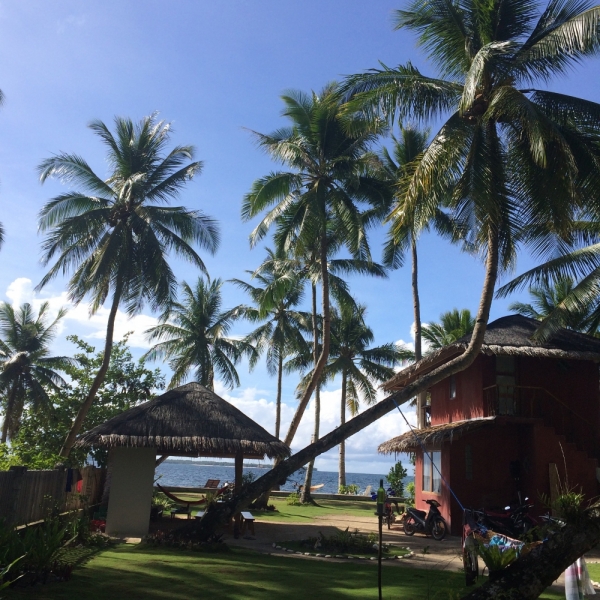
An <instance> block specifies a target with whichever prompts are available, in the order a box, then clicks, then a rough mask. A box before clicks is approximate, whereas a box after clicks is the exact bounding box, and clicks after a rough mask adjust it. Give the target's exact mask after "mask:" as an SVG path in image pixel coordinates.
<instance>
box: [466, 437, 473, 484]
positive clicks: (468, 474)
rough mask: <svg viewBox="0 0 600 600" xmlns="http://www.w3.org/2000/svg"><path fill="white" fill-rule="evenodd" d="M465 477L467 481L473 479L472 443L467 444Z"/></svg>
mask: <svg viewBox="0 0 600 600" xmlns="http://www.w3.org/2000/svg"><path fill="white" fill-rule="evenodd" d="M465 478H466V479H467V481H472V479H473V450H472V449H471V445H470V444H466V445H465Z"/></svg>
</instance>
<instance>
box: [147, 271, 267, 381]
mask: <svg viewBox="0 0 600 600" xmlns="http://www.w3.org/2000/svg"><path fill="white" fill-rule="evenodd" d="M221 286H222V282H221V280H220V279H215V280H214V281H212V282H211V283H207V282H206V281H205V280H204V279H203V278H201V277H199V278H198V281H197V283H196V286H195V287H194V288H192V287H190V286H189V285H188V284H187V283H185V282H183V283H182V284H181V290H182V296H183V299H182V300H181V302H174V303H173V304H172V305H171V306H170V307H169V308H168V309H167V310H166V311H165V312H164V313H163V314H162V316H161V319H160V320H161V323H159V324H158V325H156V327H152V328H150V329H148V330H147V331H146V334H147V336H148V339H149V340H150V341H158V343H157V344H155V345H154V346H153V347H152V348H151V349H150V350H149V351H148V352H147V353H146V354H145V355H144V358H147V359H150V360H156V359H163V358H164V359H165V360H167V361H169V367H170V368H171V369H172V370H173V376H172V377H171V381H170V382H169V388H174V387H177V386H178V385H181V384H182V383H185V381H186V380H187V378H188V377H189V375H190V373H192V372H193V375H194V381H197V382H198V383H201V384H202V385H203V386H205V387H207V388H208V389H209V390H213V389H214V380H215V375H217V376H219V377H220V378H221V379H222V380H223V382H224V383H225V385H226V386H228V387H230V388H233V387H237V386H239V385H240V379H239V377H238V374H237V371H236V368H235V365H236V364H237V363H238V362H239V360H240V359H241V358H242V356H244V355H248V356H249V357H250V358H251V360H256V358H255V357H254V354H255V350H254V348H253V347H252V346H251V345H250V344H249V343H247V342H246V341H244V340H238V339H235V338H229V337H227V334H228V333H229V331H230V330H231V327H232V325H233V323H234V322H235V321H236V320H237V319H238V318H239V317H240V311H239V310H238V309H237V308H234V309H232V310H228V311H221V303H222V299H221Z"/></svg>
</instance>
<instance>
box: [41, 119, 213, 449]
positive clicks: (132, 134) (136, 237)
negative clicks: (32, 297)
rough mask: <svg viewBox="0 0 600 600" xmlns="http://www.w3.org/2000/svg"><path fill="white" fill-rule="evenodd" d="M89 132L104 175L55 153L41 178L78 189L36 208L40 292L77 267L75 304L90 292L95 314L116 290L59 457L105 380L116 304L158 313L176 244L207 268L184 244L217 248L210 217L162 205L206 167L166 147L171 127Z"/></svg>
mask: <svg viewBox="0 0 600 600" xmlns="http://www.w3.org/2000/svg"><path fill="white" fill-rule="evenodd" d="M90 129H91V130H92V131H93V132H94V133H95V134H96V135H98V136H99V137H100V139H101V140H102V142H103V143H104V144H106V146H107V147H108V154H107V158H108V164H109V167H110V173H109V176H108V178H107V179H105V180H104V179H102V178H101V177H99V176H98V175H96V174H95V173H94V172H93V171H92V169H91V167H90V166H89V165H88V164H87V162H86V161H85V160H84V159H83V158H81V157H80V156H78V155H76V154H58V155H56V156H53V157H52V158H49V159H47V160H45V161H43V162H42V163H41V164H40V166H39V173H40V179H41V181H42V182H44V181H46V179H48V178H49V177H58V178H60V179H61V180H63V181H66V182H74V183H75V184H76V185H77V186H81V188H80V189H79V190H76V191H70V192H67V193H65V194H61V195H60V196H57V197H56V198H54V199H52V200H50V201H49V202H47V203H46V205H45V206H44V208H43V209H42V211H41V213H40V218H39V228H40V230H41V231H45V232H48V235H47V237H46V240H45V241H44V244H43V250H44V256H43V262H44V264H45V265H47V264H49V263H51V262H53V261H54V264H53V266H52V267H51V269H50V271H49V272H48V273H47V274H46V276H45V277H44V278H43V279H42V281H41V283H40V284H39V285H38V289H40V288H42V287H44V286H45V285H46V284H47V283H48V282H49V281H50V280H52V279H53V278H54V277H56V276H57V275H58V274H64V273H68V272H70V271H73V275H72V277H71V279H70V281H69V298H70V300H71V301H72V302H73V303H75V304H79V303H80V302H81V301H82V300H83V299H84V298H86V297H90V299H91V305H90V312H91V314H94V313H95V312H97V311H98V309H99V308H100V307H101V306H102V305H103V304H104V303H105V302H106V300H107V299H108V297H109V296H110V295H111V294H112V300H111V304H110V311H109V316H108V323H107V327H106V341H105V346H104V359H103V362H102V366H101V367H100V370H99V371H98V373H97V375H96V377H95V379H94V381H93V383H92V385H91V387H90V391H89V393H88V395H87V397H86V399H85V401H84V402H83V404H82V406H81V409H80V410H79V412H78V414H77V416H76V418H75V421H74V422H73V425H72V427H71V430H70V431H69V434H68V435H67V438H66V439H65V442H64V444H63V447H62V449H61V452H60V454H61V456H63V457H66V456H68V455H69V452H70V451H71V448H72V446H73V443H74V441H75V437H76V435H77V434H78V432H79V431H80V429H81V426H82V425H83V421H84V419H85V416H86V414H87V412H88V410H89V408H90V406H91V405H92V403H93V401H94V398H95V396H96V393H97V391H98V389H99V387H100V385H101V383H102V381H103V380H104V378H105V376H106V372H107V369H108V365H109V362H110V354H111V348H112V342H113V332H114V324H115V317H116V316H117V311H118V309H119V307H120V306H123V308H124V309H125V310H126V311H127V313H128V314H129V315H130V316H131V315H134V314H136V313H139V312H140V310H141V309H142V307H143V305H144V303H146V302H147V303H148V304H149V305H150V307H151V308H152V309H153V310H158V309H164V308H165V307H166V306H168V305H169V304H170V303H171V302H172V301H173V299H174V296H175V290H176V285H177V284H176V278H175V275H174V273H173V271H172V269H171V267H170V266H169V264H168V262H167V253H168V252H169V251H170V250H174V251H175V253H177V254H179V255H180V256H182V257H183V258H185V259H186V260H188V261H190V262H191V263H192V264H193V265H195V266H196V267H198V268H199V269H200V270H202V271H203V272H205V271H206V269H205V267H204V263H203V262H202V259H201V258H200V256H199V255H198V254H197V253H196V252H195V250H194V249H193V248H192V247H191V245H190V244H191V243H196V244H198V245H199V246H200V247H202V248H205V249H207V250H209V251H210V252H214V251H215V250H216V247H217V244H218V237H219V236H218V233H217V227H216V224H215V222H214V221H213V220H211V219H210V218H208V217H207V216H205V215H204V214H202V213H201V212H199V211H196V210H193V211H192V210H188V209H186V208H184V207H180V206H177V207H171V206H166V205H167V204H168V203H169V202H170V201H171V199H172V198H174V197H176V196H177V195H178V193H179V192H180V191H181V189H182V188H183V187H184V186H185V184H186V183H187V182H188V181H190V180H191V179H192V178H193V177H194V176H195V175H196V174H197V173H199V172H200V170H201V167H202V163H200V162H194V161H193V160H192V159H193V155H194V149H193V147H192V146H175V147H174V148H173V149H172V150H170V151H167V145H168V142H169V137H170V126H169V124H167V123H165V122H164V121H157V120H156V116H155V115H151V116H149V117H145V118H144V119H142V120H141V121H140V122H139V123H134V122H133V121H131V120H130V119H124V118H116V119H115V135H113V134H112V133H111V132H110V131H109V129H108V127H107V126H106V125H105V124H104V123H102V122H101V121H93V122H92V123H91V124H90Z"/></svg>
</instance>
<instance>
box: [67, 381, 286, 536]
mask: <svg viewBox="0 0 600 600" xmlns="http://www.w3.org/2000/svg"><path fill="white" fill-rule="evenodd" d="M76 446H78V447H89V446H95V447H97V448H98V447H101V448H108V449H109V464H110V465H111V472H112V482H111V491H110V497H109V504H108V516H107V522H106V531H107V533H119V534H120V535H129V536H136V537H138V536H141V535H145V533H147V530H148V521H149V517H150V504H151V497H152V482H153V478H154V469H155V465H156V455H157V454H159V455H163V456H167V455H169V456H193V457H197V456H208V457H219V458H235V483H236V486H241V478H242V468H243V459H244V458H258V459H260V458H264V456H265V455H266V456H268V457H269V458H285V457H287V456H289V454H290V449H289V447H288V446H286V445H285V444H284V443H283V442H281V441H280V440H278V439H277V438H276V437H274V436H273V435H271V434H270V433H269V432H268V431H266V430H265V429H264V428H263V427H261V426H260V425H259V424H258V423H256V422H254V421H253V420H252V419H250V417H248V416H247V415H245V414H244V413H243V412H241V411H240V410H238V409H237V408H235V407H234V406H232V405H231V404H229V402H227V401H225V400H223V398H220V397H219V396H217V395H216V394H215V393H214V392H212V391H211V390H209V389H207V388H205V387H204V386H202V385H200V384H199V383H188V384H186V385H182V386H180V387H178V388H175V389H173V390H169V391H168V392H166V393H164V394H162V395H161V396H158V397H157V398H154V399H153V400H150V401H148V402H145V403H144V404H140V405H139V406H135V407H133V408H130V409H129V410H126V411H125V412H123V413H121V414H120V415H117V416H116V417H113V418H112V419H110V420H108V421H106V423H103V424H102V425H98V426H97V427H94V428H93V429H91V430H90V431H88V432H86V433H84V434H82V435H81V436H80V437H79V438H78V440H77V442H76ZM238 489H239V487H238Z"/></svg>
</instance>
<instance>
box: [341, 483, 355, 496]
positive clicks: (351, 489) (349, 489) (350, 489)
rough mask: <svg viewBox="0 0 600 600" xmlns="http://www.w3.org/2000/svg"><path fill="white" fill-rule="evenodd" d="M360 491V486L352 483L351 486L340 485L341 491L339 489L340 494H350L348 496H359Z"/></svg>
mask: <svg viewBox="0 0 600 600" xmlns="http://www.w3.org/2000/svg"><path fill="white" fill-rule="evenodd" d="M359 489H360V486H358V485H357V484H356V483H351V484H350V485H340V487H339V489H338V494H348V495H351V496H352V495H354V496H355V495H356V494H358V490H359Z"/></svg>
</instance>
